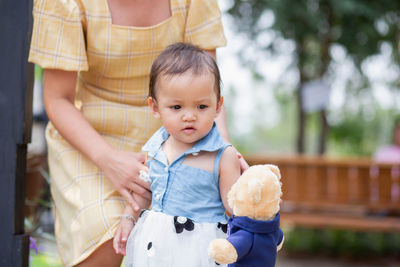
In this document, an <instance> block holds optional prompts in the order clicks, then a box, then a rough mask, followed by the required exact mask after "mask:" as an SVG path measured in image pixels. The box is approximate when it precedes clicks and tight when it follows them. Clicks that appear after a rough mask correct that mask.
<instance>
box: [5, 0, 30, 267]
mask: <svg viewBox="0 0 400 267" xmlns="http://www.w3.org/2000/svg"><path fill="white" fill-rule="evenodd" d="M32 3H33V1H32V0H1V1H0V33H1V35H0V59H1V60H0V198H1V199H0V210H1V217H2V219H1V220H0V237H1V242H0V266H16V267H20V266H23V267H25V266H28V265H29V262H28V258H29V237H28V236H27V235H26V234H25V233H24V201H25V172H26V153H27V143H29V142H30V138H31V126H32V88H33V66H32V65H31V64H28V63H27V58H28V51H29V43H30V36H31V27H32Z"/></svg>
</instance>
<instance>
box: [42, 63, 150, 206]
mask: <svg viewBox="0 0 400 267" xmlns="http://www.w3.org/2000/svg"><path fill="white" fill-rule="evenodd" d="M76 81H77V72H74V71H63V70H55V69H45V70H44V90H43V95H44V105H45V108H46V112H47V115H48V117H49V119H50V121H51V122H52V123H53V125H54V126H55V128H56V129H57V130H58V132H59V133H60V134H61V135H62V136H63V137H64V138H65V140H67V141H68V142H69V143H70V144H71V145H72V146H73V147H75V148H76V149H77V150H78V151H80V152H81V153H82V154H83V155H85V156H86V157H88V158H89V159H90V160H91V161H92V162H94V163H95V164H96V165H97V166H98V167H99V168H100V169H101V170H102V171H103V172H104V175H105V176H106V177H107V178H108V179H110V181H111V182H112V183H113V184H114V186H115V188H116V189H117V190H118V191H119V192H120V194H121V195H122V196H123V197H124V198H125V199H126V200H127V201H128V203H129V204H130V205H131V206H132V208H134V209H136V210H137V209H139V206H138V204H137V202H136V201H135V200H134V198H133V197H132V195H131V194H130V191H134V192H135V193H137V194H140V195H142V196H143V197H145V198H147V199H151V193H150V192H149V191H148V190H147V189H149V188H150V186H149V184H147V183H144V182H142V181H141V180H140V179H138V175H139V171H140V170H141V169H143V170H146V166H145V165H144V161H145V156H144V155H142V154H139V153H134V152H127V151H120V150H117V149H114V148H113V147H111V146H110V145H109V144H108V143H107V142H106V141H105V140H104V139H103V137H102V136H101V135H100V134H99V133H98V132H97V131H96V130H95V129H94V128H93V127H92V126H91V125H90V124H89V122H88V121H87V120H86V119H85V117H84V116H83V114H82V113H81V112H80V111H79V110H78V109H77V108H76V107H75V106H74V104H73V103H74V97H75V86H76ZM99 116H100V114H99Z"/></svg>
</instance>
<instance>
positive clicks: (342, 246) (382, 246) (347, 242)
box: [284, 228, 400, 259]
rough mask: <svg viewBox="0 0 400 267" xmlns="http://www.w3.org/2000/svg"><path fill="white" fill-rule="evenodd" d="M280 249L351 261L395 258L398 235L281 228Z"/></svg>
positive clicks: (399, 238) (399, 237)
mask: <svg viewBox="0 0 400 267" xmlns="http://www.w3.org/2000/svg"><path fill="white" fill-rule="evenodd" d="M284 249H285V250H287V251H289V252H292V253H293V252H308V253H313V254H314V255H315V254H321V255H328V256H333V257H338V256H339V257H347V258H354V259H365V258H376V257H386V256H396V255H397V253H398V251H399V249H400V234H398V233H380V232H353V231H349V230H339V229H309V228H292V229H285V243H284Z"/></svg>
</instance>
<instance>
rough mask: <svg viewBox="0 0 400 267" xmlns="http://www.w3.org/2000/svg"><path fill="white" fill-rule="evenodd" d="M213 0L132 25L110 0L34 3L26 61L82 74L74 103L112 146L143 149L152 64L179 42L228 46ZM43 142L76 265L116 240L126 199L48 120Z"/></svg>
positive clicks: (179, 0) (185, 2)
mask: <svg viewBox="0 0 400 267" xmlns="http://www.w3.org/2000/svg"><path fill="white" fill-rule="evenodd" d="M216 1H217V0H170V7H171V14H172V15H171V17H170V18H168V19H167V20H165V21H163V22H161V23H159V24H157V25H154V26H150V27H131V26H120V25H113V24H112V21H111V16H110V12H109V9H108V4H107V0H96V1H94V0H35V2H34V11H33V14H34V26H33V33H32V41H31V49H30V54H29V61H30V62H34V63H36V64H38V65H40V66H42V67H43V68H50V69H63V70H70V71H79V76H78V82H77V87H76V92H77V93H76V101H75V103H76V106H77V107H78V108H80V110H81V112H82V113H83V114H84V116H85V117H86V119H87V120H88V121H89V122H90V123H91V125H92V126H93V127H94V128H95V129H96V130H97V131H98V132H99V133H100V134H101V135H102V136H103V137H104V138H105V139H106V140H107V141H108V142H109V143H110V144H111V145H112V146H114V147H115V148H118V149H121V150H129V151H140V149H141V147H142V145H143V144H144V143H145V142H146V141H147V139H148V138H149V137H150V136H151V135H152V133H153V132H155V131H156V129H158V127H159V124H158V122H156V121H155V120H153V118H152V116H151V114H150V112H149V109H148V107H147V103H146V97H147V94H148V83H149V71H150V67H151V64H152V62H153V61H154V59H155V58H156V57H157V55H158V54H159V53H160V52H161V51H162V50H163V49H164V48H165V47H166V46H168V45H169V44H172V43H174V42H179V41H184V42H190V43H194V44H196V45H198V46H200V47H201V48H203V49H214V48H216V47H219V46H223V45H225V42H226V41H225V36H224V33H223V29H222V24H221V14H220V10H219V8H218V4H217V2H216ZM77 131H79V129H77ZM46 139H47V143H48V156H49V166H50V175H51V192H52V195H53V199H54V203H55V207H56V224H55V232H56V237H57V243H58V250H59V253H60V256H61V259H62V261H63V262H64V264H65V265H66V266H71V265H75V264H77V263H79V262H81V261H82V260H84V259H85V258H87V257H88V256H89V255H90V254H91V253H92V252H93V251H94V250H95V249H96V248H98V247H99V246H100V245H101V244H103V243H104V242H105V241H107V240H109V239H111V238H113V236H114V232H115V230H116V228H117V226H118V221H119V216H120V215H121V213H122V211H123V208H124V205H125V202H124V200H123V198H122V197H121V196H120V195H119V194H118V192H117V191H116V190H115V189H114V188H113V186H112V184H111V183H110V182H109V180H108V179H107V178H106V177H104V176H103V173H102V172H101V171H100V170H99V169H98V168H97V167H96V166H95V165H94V164H93V163H92V162H90V161H89V160H88V159H87V158H85V157H84V156H83V155H82V154H81V153H79V152H78V151H77V150H75V149H74V148H73V147H71V146H70V145H69V144H68V143H67V142H66V141H65V140H64V139H63V138H62V136H60V134H59V133H58V132H57V130H56V129H55V128H54V127H53V125H52V124H51V123H49V125H48V127H47V130H46Z"/></svg>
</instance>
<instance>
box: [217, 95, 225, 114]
mask: <svg viewBox="0 0 400 267" xmlns="http://www.w3.org/2000/svg"><path fill="white" fill-rule="evenodd" d="M223 104H224V97H223V96H221V97H220V98H219V101H218V103H217V115H218V114H219V112H220V111H221V109H222V105H223Z"/></svg>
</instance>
